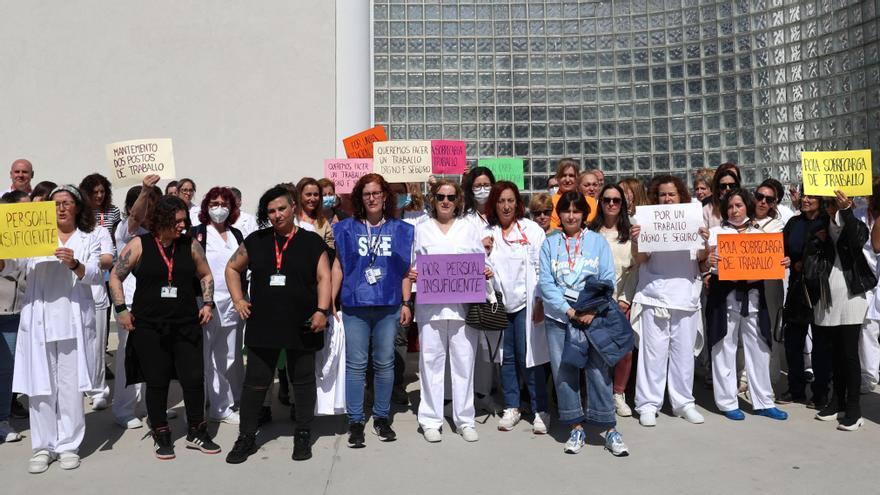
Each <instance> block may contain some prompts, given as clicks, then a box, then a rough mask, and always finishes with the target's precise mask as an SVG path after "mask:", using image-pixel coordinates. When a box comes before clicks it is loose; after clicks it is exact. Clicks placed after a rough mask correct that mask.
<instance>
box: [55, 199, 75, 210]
mask: <svg viewBox="0 0 880 495" xmlns="http://www.w3.org/2000/svg"><path fill="white" fill-rule="evenodd" d="M75 204H76V203H74V202H73V201H56V202H55V208H56V209H58V208H60V209H62V210H67V209H69V208H73V206H74V205H75Z"/></svg>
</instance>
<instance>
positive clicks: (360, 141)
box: [342, 125, 388, 158]
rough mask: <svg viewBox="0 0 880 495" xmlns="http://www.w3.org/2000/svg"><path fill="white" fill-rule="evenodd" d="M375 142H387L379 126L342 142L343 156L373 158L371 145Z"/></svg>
mask: <svg viewBox="0 0 880 495" xmlns="http://www.w3.org/2000/svg"><path fill="white" fill-rule="evenodd" d="M376 141H388V135H387V134H385V128H384V127H382V126H381V125H377V126H375V127H371V128H369V129H367V130H366V131H361V132H359V133H357V134H355V135H354V136H349V137H347V138H345V139H343V140H342V145H343V146H345V156H347V157H349V158H373V143H374V142H376Z"/></svg>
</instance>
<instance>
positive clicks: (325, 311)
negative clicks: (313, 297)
mask: <svg viewBox="0 0 880 495" xmlns="http://www.w3.org/2000/svg"><path fill="white" fill-rule="evenodd" d="M315 311H320V312H321V313H322V314H323V315H324V316H325V317H329V316H330V310H329V309H324V308H315Z"/></svg>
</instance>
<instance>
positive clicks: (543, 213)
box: [532, 210, 553, 217]
mask: <svg viewBox="0 0 880 495" xmlns="http://www.w3.org/2000/svg"><path fill="white" fill-rule="evenodd" d="M552 214H553V210H533V211H532V216H533V217H540V216H545V217H549V216H551V215H552Z"/></svg>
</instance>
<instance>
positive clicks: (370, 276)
mask: <svg viewBox="0 0 880 495" xmlns="http://www.w3.org/2000/svg"><path fill="white" fill-rule="evenodd" d="M364 275H365V276H366V278H367V283H368V284H370V285H375V284H376V283H378V282H379V280H381V279H382V270H380V269H379V268H367V269H366V270H365V271H364Z"/></svg>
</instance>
